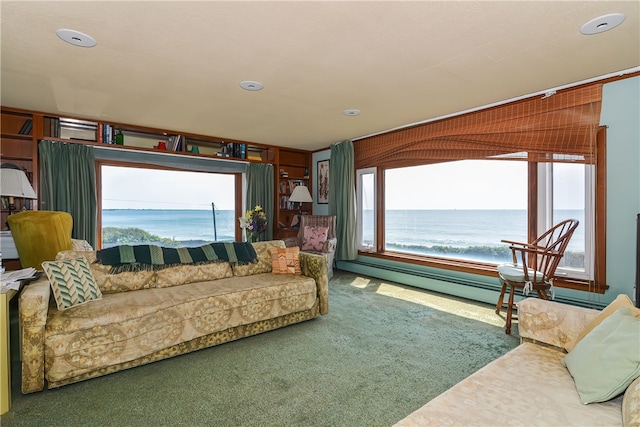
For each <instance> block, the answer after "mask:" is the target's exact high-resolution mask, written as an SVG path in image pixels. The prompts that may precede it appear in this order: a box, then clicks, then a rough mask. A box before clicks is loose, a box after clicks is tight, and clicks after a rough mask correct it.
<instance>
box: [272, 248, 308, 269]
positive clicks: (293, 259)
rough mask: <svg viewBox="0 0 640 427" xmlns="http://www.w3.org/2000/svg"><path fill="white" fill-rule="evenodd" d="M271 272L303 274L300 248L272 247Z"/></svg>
mask: <svg viewBox="0 0 640 427" xmlns="http://www.w3.org/2000/svg"><path fill="white" fill-rule="evenodd" d="M271 272H272V273H273V274H302V271H301V270H300V248H299V247H297V246H294V247H293V248H271Z"/></svg>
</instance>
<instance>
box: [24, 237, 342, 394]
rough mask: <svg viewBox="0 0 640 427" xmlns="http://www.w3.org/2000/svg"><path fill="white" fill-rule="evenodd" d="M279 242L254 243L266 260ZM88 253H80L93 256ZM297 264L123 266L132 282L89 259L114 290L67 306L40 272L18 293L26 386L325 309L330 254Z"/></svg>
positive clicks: (53, 383) (163, 354) (52, 383)
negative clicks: (283, 271)
mask: <svg viewBox="0 0 640 427" xmlns="http://www.w3.org/2000/svg"><path fill="white" fill-rule="evenodd" d="M274 246H278V247H284V243H283V242H281V241H280V242H257V243H255V244H254V247H256V251H257V252H258V253H259V254H265V253H267V254H268V256H269V260H270V259H271V254H270V253H269V251H268V248H269V247H274ZM265 251H266V252H265ZM78 253H79V252H74V251H69V252H66V253H61V254H59V258H61V259H66V258H67V257H72V256H73V255H74V254H78ZM91 254H92V252H83V255H85V256H87V255H88V256H87V258H89V259H92V258H91ZM93 259H95V253H93ZM300 263H301V269H302V275H274V274H271V273H270V272H269V273H265V272H257V271H254V272H253V274H249V271H248V270H249V269H246V268H241V269H240V270H242V273H243V274H244V275H236V276H233V271H232V269H231V266H229V264H226V263H218V264H214V265H216V266H218V267H217V268H214V267H211V266H212V265H211V264H206V265H199V266H178V267H171V268H167V269H164V270H160V271H157V272H152V277H151V278H149V277H147V273H149V272H137V273H126V274H130V275H133V276H136V275H141V276H142V277H143V280H142V281H140V282H137V283H136V284H135V285H134V286H133V287H130V286H127V285H126V284H125V283H124V282H125V281H120V279H119V278H115V277H111V276H119V275H109V274H108V273H107V272H105V271H102V270H101V268H102V267H103V266H99V265H97V264H91V266H92V271H93V272H94V274H96V276H98V277H100V283H101V284H100V286H101V288H103V289H107V290H108V292H104V294H103V298H102V299H100V300H96V301H91V302H89V303H86V304H83V305H79V306H77V307H72V308H70V309H68V310H65V311H59V310H57V309H56V306H55V304H52V303H51V301H52V298H51V287H50V285H49V282H48V281H47V279H46V278H41V279H40V280H38V281H36V282H33V283H31V284H30V285H28V286H27V287H26V288H25V289H24V291H23V292H22V294H21V296H20V324H21V330H22V391H23V393H30V392H34V391H39V390H42V389H43V388H44V382H45V380H46V381H47V383H48V387H49V388H54V387H60V386H62V385H65V384H70V383H74V382H77V381H81V380H84V379H88V378H93V377H97V376H100V375H105V374H108V373H111V372H115V371H118V370H121V369H126V368H130V367H133V366H138V365H141V364H145V363H149V362H152V361H155V360H160V359H164V358H167V357H172V356H175V355H178V354H182V353H186V352H190V351H194V350H197V349H200V348H203V347H208V346H212V345H217V344H221V343H224V342H227V341H231V340H235V339H238V338H242V337H245V336H250V335H254V334H256V333H260V332H264V331H268V330H271V329H275V328H279V327H282V326H286V325H289V324H292V323H296V322H301V321H304V320H307V319H311V318H313V317H317V316H319V315H321V314H326V313H327V312H328V295H329V294H328V285H327V283H328V279H327V271H326V264H325V259H324V258H323V257H321V256H317V255H313V254H301V256H300ZM223 265H226V267H225V268H223V267H221V266H223ZM253 266H254V268H255V267H257V266H258V264H254V265H253ZM208 267H211V268H209V269H208ZM242 267H246V266H242ZM270 270H271V265H270V262H269V271H270ZM96 272H97V273H96ZM129 277H130V278H131V279H135V277H132V276H129ZM133 281H134V282H135V280H133ZM187 282H188V283H187ZM117 290H119V291H117Z"/></svg>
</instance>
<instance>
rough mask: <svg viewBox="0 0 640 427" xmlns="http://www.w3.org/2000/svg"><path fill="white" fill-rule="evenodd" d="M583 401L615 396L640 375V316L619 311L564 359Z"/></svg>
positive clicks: (597, 327)
mask: <svg viewBox="0 0 640 427" xmlns="http://www.w3.org/2000/svg"><path fill="white" fill-rule="evenodd" d="M562 365H563V366H565V367H566V368H567V369H568V370H569V372H570V373H571V376H572V377H573V380H574V382H575V384H576V389H577V390H578V394H579V395H580V402H582V403H583V404H587V403H593V402H605V401H607V400H609V399H613V398H614V397H616V396H617V395H619V394H620V393H622V392H624V391H625V389H626V388H627V387H628V386H629V384H631V383H632V382H633V380H634V379H636V378H637V377H638V376H640V319H638V318H636V317H633V316H632V315H631V310H630V309H629V308H628V307H625V308H620V309H618V310H616V312H615V313H613V314H612V315H611V316H609V317H607V318H606V319H604V320H603V321H602V323H600V324H599V325H598V326H596V327H595V328H593V330H592V331H591V332H589V333H588V334H587V335H586V336H585V337H584V338H582V340H580V341H579V342H578V343H577V344H576V346H575V347H574V348H573V350H572V351H571V352H569V354H567V355H566V356H565V357H564V358H563V359H562Z"/></svg>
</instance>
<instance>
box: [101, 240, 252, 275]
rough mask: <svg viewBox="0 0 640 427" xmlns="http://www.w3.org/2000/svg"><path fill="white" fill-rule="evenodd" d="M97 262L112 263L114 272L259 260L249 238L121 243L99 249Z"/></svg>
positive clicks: (247, 262) (246, 262)
mask: <svg viewBox="0 0 640 427" xmlns="http://www.w3.org/2000/svg"><path fill="white" fill-rule="evenodd" d="M95 262H96V263H100V264H103V265H110V266H111V271H110V273H112V274H115V273H120V272H124V271H140V270H161V269H164V268H167V267H171V266H175V265H180V264H196V265H197V264H207V263H212V262H229V263H237V264H249V263H251V264H255V263H256V262H258V255H257V254H256V251H255V249H254V248H253V245H252V244H251V243H249V242H219V243H208V244H206V245H202V246H197V247H192V248H187V247H182V248H166V247H162V246H157V245H136V246H131V245H119V246H114V247H111V248H106V249H102V250H99V251H97V252H96V261H95Z"/></svg>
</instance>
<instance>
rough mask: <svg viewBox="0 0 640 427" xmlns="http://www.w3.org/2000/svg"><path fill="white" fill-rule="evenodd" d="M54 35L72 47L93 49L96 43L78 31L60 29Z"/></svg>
mask: <svg viewBox="0 0 640 427" xmlns="http://www.w3.org/2000/svg"><path fill="white" fill-rule="evenodd" d="M56 34H57V35H58V37H60V38H61V39H62V40H64V41H66V42H67V43H69V44H72V45H74V46H80V47H94V46H95V45H96V41H95V39H94V38H93V37H91V36H90V35H88V34H85V33H81V32H80V31H76V30H69V29H67V28H61V29H59V30H56Z"/></svg>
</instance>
